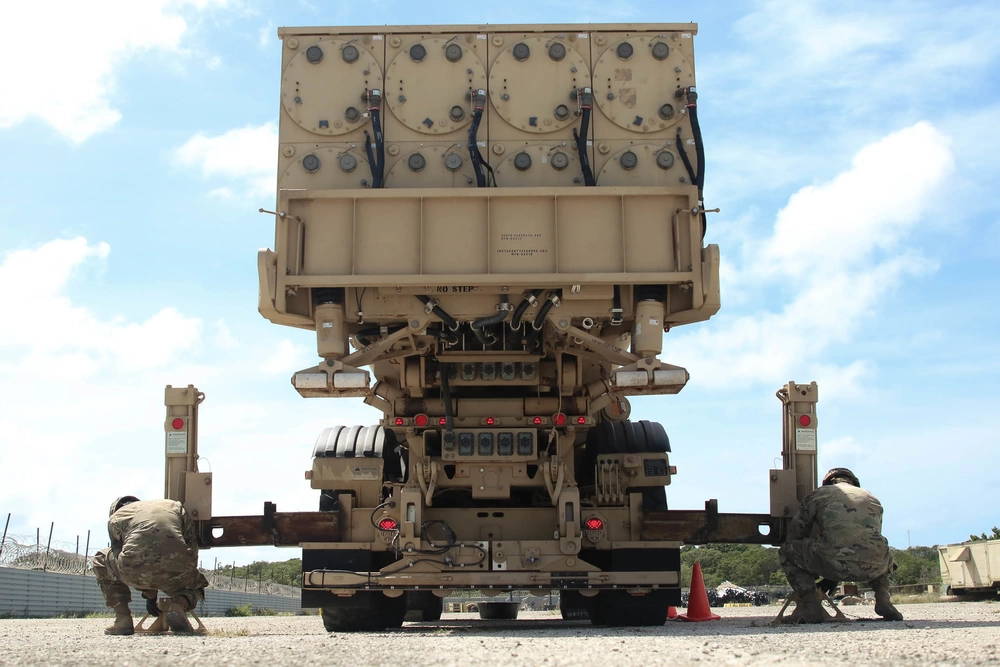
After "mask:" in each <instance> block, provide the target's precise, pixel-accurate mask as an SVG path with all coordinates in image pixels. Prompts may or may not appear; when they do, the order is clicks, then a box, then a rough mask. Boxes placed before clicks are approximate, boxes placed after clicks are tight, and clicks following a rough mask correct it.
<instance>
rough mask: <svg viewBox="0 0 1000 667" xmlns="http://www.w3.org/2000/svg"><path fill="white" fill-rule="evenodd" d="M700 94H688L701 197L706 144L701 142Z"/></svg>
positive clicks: (696, 181)
mask: <svg viewBox="0 0 1000 667" xmlns="http://www.w3.org/2000/svg"><path fill="white" fill-rule="evenodd" d="M697 100H698V93H696V92H694V91H693V90H692V91H691V92H690V93H689V94H688V102H689V103H688V109H689V111H688V115H689V116H690V117H691V132H692V134H693V135H694V152H695V158H696V159H697V160H698V172H697V174H696V176H695V183H694V184H695V185H697V186H698V195H699V197H700V196H701V191H702V188H704V187H705V144H703V143H702V140H701V125H699V124H698V103H697Z"/></svg>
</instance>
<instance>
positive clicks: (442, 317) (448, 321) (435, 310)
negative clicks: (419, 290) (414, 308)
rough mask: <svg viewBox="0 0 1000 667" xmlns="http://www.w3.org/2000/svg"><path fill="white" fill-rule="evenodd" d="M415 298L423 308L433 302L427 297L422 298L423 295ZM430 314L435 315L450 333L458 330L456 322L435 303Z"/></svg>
mask: <svg viewBox="0 0 1000 667" xmlns="http://www.w3.org/2000/svg"><path fill="white" fill-rule="evenodd" d="M417 298H418V299H420V302H421V303H422V304H424V305H425V306H426V305H429V304H430V303H432V302H433V300H432V299H431V298H430V297H429V296H424V295H423V294H418V295H417ZM431 312H432V313H434V314H435V315H437V317H438V319H439V320H441V321H442V322H444V323H445V326H447V327H448V328H449V329H451V330H452V331H455V330H457V329H458V327H459V324H458V320H456V319H455V318H454V317H452V316H451V315H449V314H448V313H447V311H445V309H444V308H442V307H441V306H440V305H438V304H436V303H435V304H434V306H433V307H432V308H431Z"/></svg>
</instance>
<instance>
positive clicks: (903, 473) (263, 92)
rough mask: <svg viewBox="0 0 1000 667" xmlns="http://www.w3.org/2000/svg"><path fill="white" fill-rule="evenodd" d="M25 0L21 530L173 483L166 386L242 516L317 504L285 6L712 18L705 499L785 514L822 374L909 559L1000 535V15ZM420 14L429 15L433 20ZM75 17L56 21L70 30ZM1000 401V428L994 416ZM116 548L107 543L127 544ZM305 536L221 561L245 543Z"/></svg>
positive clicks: (673, 336) (10, 440) (692, 386)
mask: <svg viewBox="0 0 1000 667" xmlns="http://www.w3.org/2000/svg"><path fill="white" fill-rule="evenodd" d="M501 5H502V6H498V5H492V6H482V5H480V6H475V5H467V6H456V5H454V4H451V3H449V4H445V3H424V4H422V5H416V4H411V3H394V2H385V1H383V2H371V3H322V2H318V1H317V2H305V1H302V2H250V1H249V0H246V1H240V0H188V1H176V0H146V1H144V2H141V3H137V2H131V1H128V0H121V1H115V2H112V1H106V2H97V3H85V4H83V5H81V4H80V3H69V2H66V3H62V2H57V3H55V4H53V3H45V4H39V3H20V4H16V5H13V6H10V7H7V8H6V9H5V10H4V18H5V19H6V20H5V23H6V24H7V25H11V26H22V27H23V26H39V25H43V24H44V25H45V26H46V29H45V30H44V31H40V30H35V29H25V30H17V31H8V33H7V34H6V35H5V38H4V40H3V42H2V44H0V63H2V64H0V86H2V89H3V90H4V91H5V94H4V96H3V97H2V98H0V194H2V196H0V298H2V300H3V308H2V313H3V315H2V317H3V320H4V322H3V325H2V326H0V470H2V473H3V475H2V480H3V483H2V484H0V520H2V519H3V515H2V513H4V512H12V514H13V518H12V527H11V532H12V533H14V534H18V535H24V534H28V533H32V534H33V533H34V529H35V527H37V526H42V527H43V531H44V530H46V529H47V526H48V522H49V521H55V524H56V529H55V537H56V539H57V540H58V539H62V540H72V538H73V536H74V535H75V534H77V533H84V532H86V530H88V529H90V530H92V531H94V533H95V534H96V535H100V536H103V533H104V517H105V516H106V511H107V510H106V508H107V505H108V503H109V502H110V500H111V499H112V498H113V497H114V496H117V495H121V494H125V493H133V494H136V495H139V496H140V497H156V496H158V495H161V494H162V453H161V452H162V446H163V445H162V418H163V412H162V410H163V408H162V388H163V385H164V384H167V383H172V384H175V385H185V384H187V383H193V384H196V385H197V386H198V387H199V388H200V389H201V390H203V391H205V392H206V393H207V395H208V399H207V401H206V402H205V404H204V405H203V408H202V433H201V453H202V455H203V457H204V458H205V459H207V460H206V461H204V462H203V468H204V469H211V470H212V471H213V472H214V473H215V512H216V514H237V513H255V512H259V511H260V508H261V505H262V503H263V501H265V500H271V501H275V502H277V503H278V507H279V509H286V510H291V509H311V508H313V507H314V506H315V504H316V496H315V492H313V491H311V490H310V489H309V488H308V486H307V483H306V482H305V480H304V479H303V474H302V473H303V471H304V470H305V469H306V468H307V467H308V466H309V464H310V462H309V455H310V452H311V444H312V441H313V440H314V438H315V436H316V434H317V433H318V432H319V431H320V429H321V428H322V427H324V426H326V425H330V424H333V423H354V422H361V423H364V422H370V421H372V420H373V419H374V418H375V415H374V414H373V413H372V412H371V411H370V410H368V409H367V408H365V407H364V406H362V405H360V404H359V403H357V402H354V401H322V400H310V401H307V400H304V399H300V398H299V397H298V396H297V395H296V394H295V393H294V392H293V391H292V389H291V387H290V386H289V383H288V377H289V375H290V374H291V372H293V371H294V370H297V369H299V368H303V367H306V366H309V365H311V364H312V363H313V359H314V356H313V355H314V352H313V349H314V348H313V342H312V336H311V335H310V334H309V333H308V332H302V331H298V330H293V329H286V328H283V327H278V326H275V325H272V324H270V323H268V322H267V321H265V320H264V319H262V318H261V317H260V316H259V315H258V314H257V312H256V298H257V277H256V266H255V253H256V250H257V249H258V248H260V247H267V246H271V245H273V243H272V239H273V221H272V219H271V218H270V217H268V216H264V215H259V214H258V213H257V212H256V210H257V208H258V207H260V206H263V207H265V208H269V207H270V206H271V205H272V203H273V182H274V176H275V175H274V164H275V161H276V160H275V154H276V122H277V111H278V105H279V99H278V83H279V62H280V52H279V43H278V41H277V39H276V37H275V31H276V28H277V26H280V25H289V26H291V25H378V24H407V23H483V22H489V23H535V22H590V21H593V22H620V21H624V22H643V21H689V20H690V21H696V22H698V23H699V33H698V36H697V38H696V41H695V48H696V62H697V79H698V88H699V92H700V100H699V101H700V104H699V110H700V114H699V115H700V117H701V120H702V127H703V131H704V135H705V143H706V151H707V176H706V199H707V204H708V206H709V207H715V206H718V207H720V208H721V209H722V212H721V213H719V214H715V215H713V216H712V218H711V220H710V226H709V236H708V240H709V241H710V242H713V243H718V244H720V246H721V249H722V257H723V308H722V311H721V312H720V314H719V315H717V316H716V317H715V318H713V319H712V320H711V321H710V322H708V323H702V324H697V325H691V326H688V327H684V328H681V329H679V330H676V331H674V332H671V333H670V334H669V335H668V336H667V337H666V340H665V345H664V354H663V355H662V356H663V358H664V360H666V361H669V362H670V363H674V364H678V365H681V366H685V367H687V368H688V369H689V370H690V372H691V375H692V379H691V382H690V383H689V385H688V386H687V388H686V389H685V390H684V391H683V392H682V393H681V394H680V395H678V396H674V397H658V398H647V399H642V400H638V401H636V402H635V405H634V414H635V415H636V416H637V417H639V418H648V419H657V420H660V421H662V422H664V423H665V425H666V426H667V430H668V432H669V433H670V435H671V439H672V442H673V448H674V456H673V458H674V462H675V463H676V464H677V465H678V466H679V468H680V474H679V475H678V476H677V477H676V478H675V480H674V485H673V486H672V487H671V488H670V489H669V490H668V491H669V498H670V504H671V506H672V507H676V508H697V507H701V506H702V503H703V502H704V500H705V499H707V498H719V500H720V509H722V510H723V511H752V512H764V511H767V506H768V504H767V477H766V473H767V469H768V468H769V467H771V466H772V465H774V460H775V457H777V456H778V454H779V451H780V421H779V414H780V413H779V404H778V401H777V400H776V399H775V398H774V391H775V390H776V389H777V388H778V387H779V386H781V385H782V384H784V383H785V382H786V381H788V380H790V379H795V380H797V381H800V382H805V381H809V380H813V379H815V380H817V381H818V382H819V383H820V392H821V394H820V395H821V402H820V406H819V410H820V412H819V415H820V451H821V455H820V465H821V467H822V468H824V469H825V468H826V467H831V466H834V465H846V466H849V467H852V468H853V469H854V470H855V472H857V473H858V475H859V476H860V477H861V480H862V483H863V484H864V485H865V486H867V487H868V488H870V489H871V490H872V491H873V492H874V493H875V494H876V495H878V496H879V497H880V498H881V499H882V501H883V503H884V505H885V507H886V517H885V533H886V535H887V537H888V538H889V540H890V542H891V543H892V544H893V545H894V546H900V547H905V546H906V545H907V544H908V542H909V543H912V544H914V545H916V544H934V543H947V542H955V541H960V540H962V539H965V538H966V537H967V536H968V534H969V533H970V532H972V531H976V532H979V531H982V530H987V529H988V528H989V527H990V526H993V525H995V524H998V523H1000V511H998V509H997V508H998V505H1000V481H998V476H997V470H998V469H1000V446H998V445H1000V437H998V436H997V431H996V428H995V426H994V425H993V423H992V422H993V421H994V420H995V419H996V417H995V415H996V414H998V412H1000V410H998V408H997V405H998V399H1000V391H998V386H997V379H998V377H1000V362H998V359H1000V346H998V343H997V336H996V331H997V329H998V325H1000V315H998V309H997V306H996V303H997V297H996V294H997V293H998V291H1000V272H998V270H997V269H998V265H1000V262H998V260H1000V223H998V209H1000V206H998V204H997V203H996V197H995V194H996V193H995V190H996V184H997V182H1000V178H998V176H1000V168H998V167H1000V158H998V157H997V156H998V155H1000V140H998V132H997V129H996V128H997V126H998V125H1000V80H998V79H1000V67H998V56H1000V41H998V40H997V39H996V38H995V31H994V28H995V26H996V25H998V24H1000V9H998V8H997V7H996V5H995V4H994V3H988V2H982V3H947V4H942V3H930V2H882V3H862V2H837V3H818V2H796V3H791V4H787V3H776V2H723V3H699V5H690V6H688V5H685V6H684V8H683V9H681V8H680V7H679V6H677V7H676V8H671V7H670V6H668V5H666V4H665V3H651V2H646V3H643V2H630V1H628V0H616V1H613V2H601V3H598V2H590V1H584V2H547V3H546V2H531V3H527V2H518V1H514V2H507V3H501ZM418 8H419V9H418ZM50 27H51V29H49V28H50ZM991 414H992V415H994V417H990V416H989V415H991ZM103 539H104V538H103V537H100V538H95V542H96V543H97V544H98V545H99V546H103V544H104V541H103ZM293 555H295V553H294V550H292V551H283V552H275V551H274V550H265V549H254V550H247V551H239V550H219V551H213V552H206V554H205V556H204V558H208V559H210V560H211V559H212V558H214V557H215V556H219V557H220V558H222V559H224V560H227V561H230V560H234V559H235V560H238V561H244V560H247V559H249V558H256V557H266V558H285V557H290V556H293Z"/></svg>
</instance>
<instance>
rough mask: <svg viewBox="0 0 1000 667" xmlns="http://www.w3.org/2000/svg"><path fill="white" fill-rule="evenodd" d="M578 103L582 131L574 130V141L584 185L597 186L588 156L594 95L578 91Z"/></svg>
mask: <svg viewBox="0 0 1000 667" xmlns="http://www.w3.org/2000/svg"><path fill="white" fill-rule="evenodd" d="M577 101H578V102H579V103H580V131H579V132H577V131H576V128H573V139H575V140H576V152H577V155H578V156H579V158H580V170H581V171H582V172H583V184H584V185H587V186H592V185H597V181H596V180H595V179H594V172H593V170H592V169H591V168H590V158H589V157H588V155H587V133H588V132H589V129H590V112H591V109H593V107H594V93H593V91H592V90H591V89H590V88H583V89H581V90H579V91H577Z"/></svg>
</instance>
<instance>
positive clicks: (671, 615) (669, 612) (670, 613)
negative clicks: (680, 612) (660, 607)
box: [667, 607, 677, 618]
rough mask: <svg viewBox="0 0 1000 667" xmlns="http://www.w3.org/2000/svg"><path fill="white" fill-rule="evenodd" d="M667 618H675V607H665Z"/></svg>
mask: <svg viewBox="0 0 1000 667" xmlns="http://www.w3.org/2000/svg"><path fill="white" fill-rule="evenodd" d="M667 618H677V607H667Z"/></svg>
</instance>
